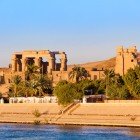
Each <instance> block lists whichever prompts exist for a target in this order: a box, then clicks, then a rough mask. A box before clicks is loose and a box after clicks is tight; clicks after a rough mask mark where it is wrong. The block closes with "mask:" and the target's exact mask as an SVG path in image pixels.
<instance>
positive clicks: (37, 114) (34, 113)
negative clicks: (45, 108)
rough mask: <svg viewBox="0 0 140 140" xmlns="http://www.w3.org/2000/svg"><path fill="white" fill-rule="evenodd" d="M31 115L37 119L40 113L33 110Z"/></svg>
mask: <svg viewBox="0 0 140 140" xmlns="http://www.w3.org/2000/svg"><path fill="white" fill-rule="evenodd" d="M33 115H34V116H35V117H36V118H39V117H40V116H41V113H40V112H39V110H37V109H35V110H34V111H33Z"/></svg>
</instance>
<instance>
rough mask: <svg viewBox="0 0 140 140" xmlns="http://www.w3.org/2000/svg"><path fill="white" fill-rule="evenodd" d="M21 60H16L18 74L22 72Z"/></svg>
mask: <svg viewBox="0 0 140 140" xmlns="http://www.w3.org/2000/svg"><path fill="white" fill-rule="evenodd" d="M19 61H20V60H19V59H18V58H17V59H16V63H17V72H19V71H20V64H19V63H20V62H19Z"/></svg>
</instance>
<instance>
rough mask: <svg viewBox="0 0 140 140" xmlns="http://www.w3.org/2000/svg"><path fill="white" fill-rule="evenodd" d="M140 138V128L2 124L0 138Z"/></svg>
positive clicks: (54, 139) (22, 139)
mask: <svg viewBox="0 0 140 140" xmlns="http://www.w3.org/2000/svg"><path fill="white" fill-rule="evenodd" d="M9 139H10V140H140V128H118V127H94V126H56V125H38V126H35V125H24V124H22V125H20V124H0V140H9Z"/></svg>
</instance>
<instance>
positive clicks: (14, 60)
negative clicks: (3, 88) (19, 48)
mask: <svg viewBox="0 0 140 140" xmlns="http://www.w3.org/2000/svg"><path fill="white" fill-rule="evenodd" d="M15 71H17V61H16V55H13V56H12V72H15Z"/></svg>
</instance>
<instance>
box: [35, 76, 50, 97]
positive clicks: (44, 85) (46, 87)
mask: <svg viewBox="0 0 140 140" xmlns="http://www.w3.org/2000/svg"><path fill="white" fill-rule="evenodd" d="M36 81H37V89H38V93H39V96H42V95H44V93H48V94H49V93H50V91H51V90H52V81H51V80H50V79H49V78H48V77H47V76H46V75H38V76H37V77H36Z"/></svg>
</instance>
